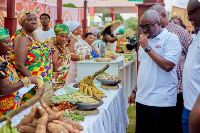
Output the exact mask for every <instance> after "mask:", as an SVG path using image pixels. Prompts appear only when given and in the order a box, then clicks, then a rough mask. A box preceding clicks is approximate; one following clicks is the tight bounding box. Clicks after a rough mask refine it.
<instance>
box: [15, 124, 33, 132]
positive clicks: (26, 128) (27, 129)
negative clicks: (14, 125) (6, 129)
mask: <svg viewBox="0 0 200 133" xmlns="http://www.w3.org/2000/svg"><path fill="white" fill-rule="evenodd" d="M18 130H19V132H21V133H35V131H36V128H35V127H32V126H28V125H22V126H20V127H19V129H18Z"/></svg>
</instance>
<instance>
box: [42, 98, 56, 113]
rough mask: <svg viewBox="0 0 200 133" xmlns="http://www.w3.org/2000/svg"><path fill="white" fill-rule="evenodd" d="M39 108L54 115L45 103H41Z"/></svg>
mask: <svg viewBox="0 0 200 133" xmlns="http://www.w3.org/2000/svg"><path fill="white" fill-rule="evenodd" d="M41 106H42V107H43V108H44V109H45V110H46V112H47V113H48V114H54V111H52V110H51V108H50V107H49V106H48V105H47V104H46V103H45V102H43V101H42V102H41Z"/></svg>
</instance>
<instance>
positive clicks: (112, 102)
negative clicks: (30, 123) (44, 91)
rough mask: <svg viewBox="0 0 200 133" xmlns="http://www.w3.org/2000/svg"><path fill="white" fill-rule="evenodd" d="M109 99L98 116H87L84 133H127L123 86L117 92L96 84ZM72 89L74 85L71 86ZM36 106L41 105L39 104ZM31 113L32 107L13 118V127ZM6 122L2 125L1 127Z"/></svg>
mask: <svg viewBox="0 0 200 133" xmlns="http://www.w3.org/2000/svg"><path fill="white" fill-rule="evenodd" d="M95 85H96V86H97V87H98V88H99V89H100V90H101V91H103V92H104V93H105V94H106V95H107V97H105V98H103V99H102V100H103V102H104V103H103V105H101V106H100V107H98V110H99V113H98V114H97V115H91V116H86V117H85V120H84V121H83V122H80V124H81V125H82V126H83V128H84V130H83V131H82V133H126V126H127V125H128V116H127V111H126V105H125V99H124V93H123V89H122V86H121V85H120V87H119V89H117V90H104V89H102V88H100V84H99V85H98V84H95ZM69 86H70V87H72V84H70V85H69ZM55 94H56V95H62V94H65V91H64V89H63V88H62V89H59V90H57V91H56V92H55ZM36 105H40V103H39V102H37V103H36ZM30 111H31V107H30V108H28V109H26V110H24V111H22V112H21V113H19V114H18V115H16V116H14V117H13V118H12V126H14V125H17V124H18V123H19V122H20V121H21V119H22V118H23V117H24V115H27V114H28V113H29V112H30ZM3 124H4V122H2V123H0V127H1V126H2V125H3Z"/></svg>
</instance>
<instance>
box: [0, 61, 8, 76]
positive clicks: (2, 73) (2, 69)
mask: <svg viewBox="0 0 200 133" xmlns="http://www.w3.org/2000/svg"><path fill="white" fill-rule="evenodd" d="M7 65H8V63H7V62H3V63H2V64H1V66H0V78H1V79H5V77H6V75H7V73H6V71H5V69H6V67H7Z"/></svg>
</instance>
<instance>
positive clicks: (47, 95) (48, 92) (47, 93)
mask: <svg viewBox="0 0 200 133" xmlns="http://www.w3.org/2000/svg"><path fill="white" fill-rule="evenodd" d="M44 86H45V87H44V88H45V89H44V93H43V95H42V97H41V98H40V102H41V101H43V102H45V103H46V104H47V105H51V104H53V102H52V101H51V98H52V97H53V96H55V93H54V91H53V88H51V86H50V84H49V82H44Z"/></svg>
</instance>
